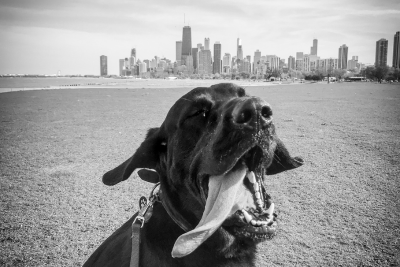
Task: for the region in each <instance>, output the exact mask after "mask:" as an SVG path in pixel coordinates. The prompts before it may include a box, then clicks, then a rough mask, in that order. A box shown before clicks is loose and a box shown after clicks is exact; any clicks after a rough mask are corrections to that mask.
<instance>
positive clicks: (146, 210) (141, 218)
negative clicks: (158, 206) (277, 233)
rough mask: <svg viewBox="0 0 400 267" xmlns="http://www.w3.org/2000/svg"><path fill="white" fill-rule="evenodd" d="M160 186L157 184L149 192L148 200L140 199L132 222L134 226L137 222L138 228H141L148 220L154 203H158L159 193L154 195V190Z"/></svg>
mask: <svg viewBox="0 0 400 267" xmlns="http://www.w3.org/2000/svg"><path fill="white" fill-rule="evenodd" d="M159 185H160V183H157V184H156V185H155V186H154V187H153V189H152V190H151V193H150V196H149V200H148V201H147V199H146V198H145V197H141V198H140V200H139V207H140V210H139V213H138V215H137V216H136V218H135V219H134V220H133V223H132V225H133V224H135V223H136V222H137V221H138V222H140V223H141V226H140V228H143V225H144V224H145V223H146V222H147V221H148V220H149V219H150V217H151V215H153V205H154V203H155V202H156V201H159V200H160V198H159V192H158V191H157V192H156V193H154V190H155V189H156V188H157V187H158V186H159Z"/></svg>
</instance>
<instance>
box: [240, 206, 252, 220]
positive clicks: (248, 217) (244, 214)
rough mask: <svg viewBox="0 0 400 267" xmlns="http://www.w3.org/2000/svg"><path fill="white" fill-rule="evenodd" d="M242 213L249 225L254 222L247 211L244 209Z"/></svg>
mask: <svg viewBox="0 0 400 267" xmlns="http://www.w3.org/2000/svg"><path fill="white" fill-rule="evenodd" d="M242 213H243V216H244V219H245V220H246V222H247V223H249V222H251V220H253V216H251V215H250V214H249V213H248V212H247V211H245V210H244V209H242Z"/></svg>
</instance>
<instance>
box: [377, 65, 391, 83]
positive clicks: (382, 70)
mask: <svg viewBox="0 0 400 267" xmlns="http://www.w3.org/2000/svg"><path fill="white" fill-rule="evenodd" d="M388 73H389V68H388V67H387V66H378V67H376V68H375V78H376V79H377V80H378V81H379V82H381V81H382V80H383V79H385V77H386V75H387V74H388Z"/></svg>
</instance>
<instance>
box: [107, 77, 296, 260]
mask: <svg viewBox="0 0 400 267" xmlns="http://www.w3.org/2000/svg"><path fill="white" fill-rule="evenodd" d="M302 164H303V160H302V159H301V158H292V157H290V155H289V153H288V151H287V150H286V148H285V146H284V145H283V143H282V142H281V141H280V140H279V139H278V137H277V136H276V133H275V126H274V123H273V118H272V109H271V107H270V106H269V104H268V103H267V102H265V101H264V100H262V99H260V98H258V97H253V96H248V95H247V94H246V92H245V90H244V89H243V88H241V87H238V86H236V85H233V84H218V85H214V86H211V87H209V88H195V89H193V90H192V91H190V92H189V93H187V94H186V95H184V96H183V97H181V98H180V99H179V100H178V101H177V102H176V103H175V104H174V105H173V106H172V108H171V109H170V111H169V112H168V115H167V117H166V119H165V121H164V122H163V124H162V125H161V126H160V127H159V128H153V129H150V130H149V132H148V134H147V137H146V139H145V140H144V142H143V143H142V144H141V145H140V147H139V148H138V149H137V151H136V153H135V154H134V155H133V156H132V157H131V158H129V159H128V160H127V161H125V162H124V163H122V164H121V165H120V166H118V167H116V168H115V169H113V170H111V171H109V172H107V173H106V174H105V175H104V177H103V182H104V183H105V184H107V185H114V184H116V183H119V182H121V181H123V180H125V179H127V178H128V177H129V176H130V175H131V174H132V172H133V171H134V170H135V169H137V168H145V169H142V170H140V171H139V176H140V177H141V178H142V179H144V180H146V181H150V182H158V181H160V183H161V191H162V202H163V205H164V206H165V208H166V210H167V212H168V213H169V214H170V216H171V217H172V218H173V219H174V220H175V222H177V223H178V224H179V225H180V226H181V228H183V229H184V230H186V231H188V232H187V233H185V234H184V235H182V236H180V237H179V238H178V240H177V241H176V243H175V246H174V249H173V252H172V255H173V256H174V257H182V256H185V255H187V254H189V253H191V252H192V251H193V250H195V249H196V248H197V247H198V246H199V245H200V244H202V243H203V242H204V241H206V240H207V239H208V238H209V237H210V236H212V235H213V234H214V233H215V232H216V231H217V232H218V234H219V236H223V237H224V238H223V241H221V242H225V243H226V244H224V245H225V246H229V244H233V243H235V241H238V240H240V242H242V243H243V242H247V243H249V242H250V243H257V242H259V241H261V240H264V239H266V238H269V237H271V236H272V235H273V233H274V230H275V227H276V218H275V215H274V214H273V209H274V204H273V203H272V201H271V197H270V196H269V195H268V192H267V190H268V179H267V177H268V176H266V175H272V174H276V173H279V172H282V171H285V170H289V169H293V168H296V167H299V166H301V165H302ZM236 243H237V242H236ZM228 250H229V248H226V249H225V251H228ZM221 251H224V249H222V250H221Z"/></svg>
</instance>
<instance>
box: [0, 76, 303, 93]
mask: <svg viewBox="0 0 400 267" xmlns="http://www.w3.org/2000/svg"><path fill="white" fill-rule="evenodd" d="M217 83H234V84H237V85H239V86H245V87H253V86H275V85H297V84H303V83H299V82H292V81H276V82H265V81H243V80H162V79H154V80H132V81H127V82H125V83H122V82H108V83H71V84H67V85H50V86H48V85H46V86H39V87H6V88H0V93H7V92H18V91H33V90H59V89H95V88H97V89H103V88H115V89H153V88H194V87H199V86H207V87H208V86H211V85H213V84H217Z"/></svg>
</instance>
